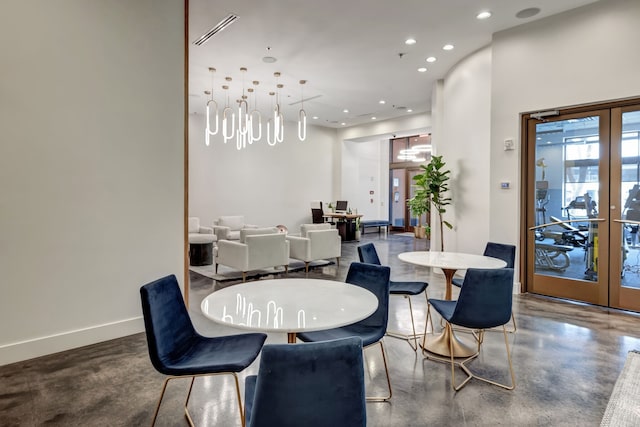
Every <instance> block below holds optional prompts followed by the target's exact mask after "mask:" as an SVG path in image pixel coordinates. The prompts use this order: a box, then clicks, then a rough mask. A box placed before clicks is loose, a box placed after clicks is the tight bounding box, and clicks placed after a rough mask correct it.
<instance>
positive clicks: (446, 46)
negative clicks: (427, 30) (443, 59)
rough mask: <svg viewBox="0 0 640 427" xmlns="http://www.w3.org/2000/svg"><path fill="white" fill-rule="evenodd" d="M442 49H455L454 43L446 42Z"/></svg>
mask: <svg viewBox="0 0 640 427" xmlns="http://www.w3.org/2000/svg"><path fill="white" fill-rule="evenodd" d="M442 50H453V45H452V44H445V45H444V46H442Z"/></svg>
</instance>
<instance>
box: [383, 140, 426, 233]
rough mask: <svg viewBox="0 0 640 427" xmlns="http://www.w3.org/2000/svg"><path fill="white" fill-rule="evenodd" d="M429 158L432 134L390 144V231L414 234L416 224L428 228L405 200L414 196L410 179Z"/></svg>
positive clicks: (422, 217)
mask: <svg viewBox="0 0 640 427" xmlns="http://www.w3.org/2000/svg"><path fill="white" fill-rule="evenodd" d="M430 159H431V134H427V135H414V136H409V137H403V138H394V139H391V140H390V141H389V218H390V222H391V231H396V232H413V228H414V227H415V226H416V225H429V224H428V221H429V218H428V216H427V215H421V216H420V217H417V216H415V215H412V214H411V212H410V210H409V209H408V206H407V199H410V198H412V197H413V196H414V191H415V190H414V188H413V185H412V184H413V177H414V176H415V175H416V174H418V173H420V172H421V171H422V170H421V169H420V164H424V163H425V162H427V161H429V160H430Z"/></svg>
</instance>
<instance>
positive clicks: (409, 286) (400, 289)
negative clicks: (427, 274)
mask: <svg viewBox="0 0 640 427" xmlns="http://www.w3.org/2000/svg"><path fill="white" fill-rule="evenodd" d="M358 257H359V258H360V262H365V263H367V264H375V265H382V263H381V262H380V258H379V257H378V252H377V251H376V247H375V246H374V245H373V243H366V244H364V245H360V246H358ZM427 286H429V283H427V282H398V281H394V280H391V281H389V293H390V294H391V295H401V296H402V297H404V298H405V299H407V301H409V313H410V314H411V327H412V328H413V334H412V335H408V334H402V333H400V332H396V331H387V335H389V336H392V337H395V338H401V339H404V340H406V341H407V342H408V343H409V345H410V346H411V348H412V349H413V351H417V349H418V336H421V335H422V334H417V333H416V324H415V321H414V319H413V306H412V304H411V296H412V295H418V294H421V293H422V292H424V297H425V301H428V300H429V297H428V295H427ZM431 329H432V330H433V325H431ZM412 338H413V344H412V343H411V339H412Z"/></svg>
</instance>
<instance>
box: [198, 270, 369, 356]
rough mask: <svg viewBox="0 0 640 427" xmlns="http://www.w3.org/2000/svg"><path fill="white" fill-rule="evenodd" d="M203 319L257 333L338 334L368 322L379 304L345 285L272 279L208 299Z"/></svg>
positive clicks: (291, 340) (292, 336)
mask: <svg viewBox="0 0 640 427" xmlns="http://www.w3.org/2000/svg"><path fill="white" fill-rule="evenodd" d="M200 307H201V309H202V314H204V316H205V317H207V318H209V319H211V320H213V321H214V322H217V323H221V324H225V325H229V326H233V327H235V328H239V329H247V330H251V331H260V332H286V333H287V341H288V342H289V343H295V342H296V333H297V332H307V331H320V330H323V329H331V328H338V327H340V326H345V325H350V324H352V323H355V322H358V321H360V320H362V319H366V318H367V317H369V316H370V315H371V314H373V312H374V311H375V310H376V309H377V308H378V298H376V296H375V295H374V294H373V293H371V292H369V291H368V290H366V289H363V288H361V287H359V286H356V285H352V284H349V283H343V282H336V281H333V280H321V279H304V278H292V279H273V280H260V281H256V282H249V283H242V284H239V285H233V286H230V287H228V288H224V289H221V290H219V291H216V292H214V293H212V294H211V295H209V296H207V297H206V298H205V299H204V300H203V301H202V304H201V306H200Z"/></svg>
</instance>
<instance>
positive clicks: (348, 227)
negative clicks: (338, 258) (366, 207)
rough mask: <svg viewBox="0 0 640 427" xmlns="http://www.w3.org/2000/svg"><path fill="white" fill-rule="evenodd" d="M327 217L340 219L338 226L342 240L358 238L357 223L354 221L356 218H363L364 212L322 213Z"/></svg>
mask: <svg viewBox="0 0 640 427" xmlns="http://www.w3.org/2000/svg"><path fill="white" fill-rule="evenodd" d="M322 216H323V217H324V218H325V219H326V218H334V219H338V220H339V222H338V224H337V226H336V228H337V229H338V233H339V234H340V237H341V238H342V241H343V242H344V241H347V242H348V241H352V240H355V239H356V225H355V222H354V221H353V220H354V219H356V218H362V216H363V215H362V214H348V213H346V212H328V213H324V214H322Z"/></svg>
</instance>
